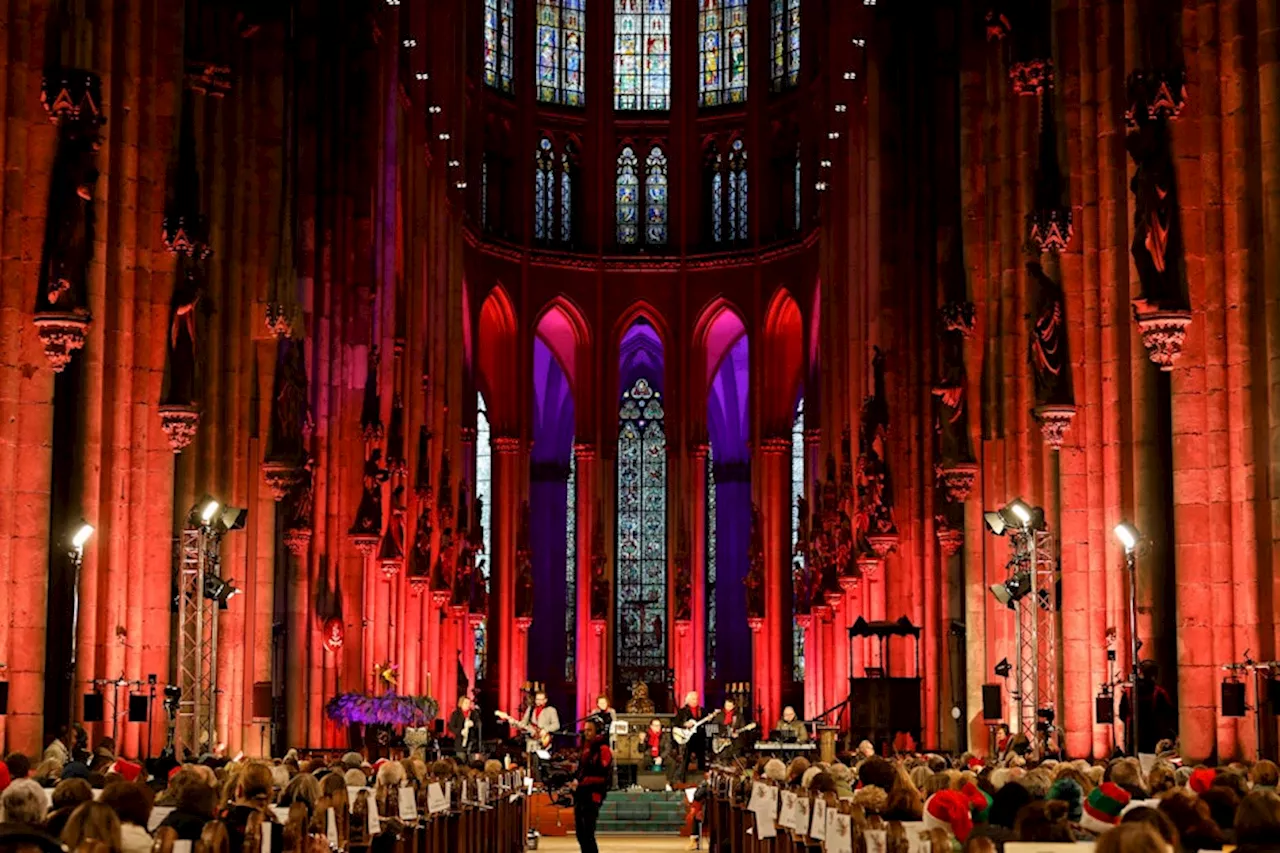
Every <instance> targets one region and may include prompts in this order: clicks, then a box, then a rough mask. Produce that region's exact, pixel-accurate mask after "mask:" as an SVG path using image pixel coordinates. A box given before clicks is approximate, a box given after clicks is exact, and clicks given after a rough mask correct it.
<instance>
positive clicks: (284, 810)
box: [271, 806, 289, 823]
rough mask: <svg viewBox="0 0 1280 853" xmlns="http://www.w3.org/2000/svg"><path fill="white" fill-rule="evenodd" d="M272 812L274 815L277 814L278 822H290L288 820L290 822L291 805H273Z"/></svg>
mask: <svg viewBox="0 0 1280 853" xmlns="http://www.w3.org/2000/svg"><path fill="white" fill-rule="evenodd" d="M271 813H272V814H273V815H275V816H276V822H277V823H288V822H289V807H288V806H272V807H271Z"/></svg>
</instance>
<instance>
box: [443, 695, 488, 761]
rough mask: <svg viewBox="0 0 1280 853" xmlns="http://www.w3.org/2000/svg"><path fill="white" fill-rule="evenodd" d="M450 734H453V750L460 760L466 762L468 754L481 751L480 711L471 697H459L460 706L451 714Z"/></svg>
mask: <svg viewBox="0 0 1280 853" xmlns="http://www.w3.org/2000/svg"><path fill="white" fill-rule="evenodd" d="M449 734H451V735H453V752H454V755H455V756H456V757H457V759H458V761H460V762H465V761H467V756H468V755H470V754H472V753H476V752H479V751H480V711H479V709H478V708H476V707H474V706H473V705H472V703H471V699H470V697H467V696H462V697H460V698H459V699H458V707H456V708H454V709H453V713H452V714H450V715H449Z"/></svg>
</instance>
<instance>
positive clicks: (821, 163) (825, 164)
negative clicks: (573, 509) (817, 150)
mask: <svg viewBox="0 0 1280 853" xmlns="http://www.w3.org/2000/svg"><path fill="white" fill-rule="evenodd" d="M818 165H819V166H821V167H822V168H824V169H830V168H831V161H830V160H819V161H818Z"/></svg>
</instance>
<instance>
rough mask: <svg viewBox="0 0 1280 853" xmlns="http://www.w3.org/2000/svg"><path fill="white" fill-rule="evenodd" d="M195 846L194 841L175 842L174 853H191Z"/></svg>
mask: <svg viewBox="0 0 1280 853" xmlns="http://www.w3.org/2000/svg"><path fill="white" fill-rule="evenodd" d="M194 844H195V842H194V841H181V840H179V841H175V842H173V853H191V848H192V846H193V845H194Z"/></svg>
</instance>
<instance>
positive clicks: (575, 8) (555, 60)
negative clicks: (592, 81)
mask: <svg viewBox="0 0 1280 853" xmlns="http://www.w3.org/2000/svg"><path fill="white" fill-rule="evenodd" d="M583 6H584V0H538V67H537V75H538V100H539V101H544V102H546V103H549V104H565V105H566V106H570V107H580V106H582V105H583V92H584V85H583V83H584V80H583V65H582V63H583V43H584V41H585V39H586V30H587V26H586V10H585V9H584V8H583Z"/></svg>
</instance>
